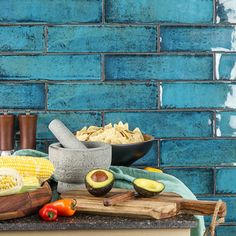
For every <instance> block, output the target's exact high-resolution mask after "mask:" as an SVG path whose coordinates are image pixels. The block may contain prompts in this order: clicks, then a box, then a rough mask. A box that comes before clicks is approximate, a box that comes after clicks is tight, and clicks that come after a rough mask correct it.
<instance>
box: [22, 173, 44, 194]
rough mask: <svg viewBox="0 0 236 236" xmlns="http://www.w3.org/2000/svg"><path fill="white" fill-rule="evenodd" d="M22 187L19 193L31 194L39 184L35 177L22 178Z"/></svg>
mask: <svg viewBox="0 0 236 236" xmlns="http://www.w3.org/2000/svg"><path fill="white" fill-rule="evenodd" d="M22 181H23V186H22V188H21V190H20V192H19V193H25V192H31V191H34V190H36V189H38V188H40V186H41V183H40V181H39V179H38V178H37V177H35V176H24V177H22Z"/></svg>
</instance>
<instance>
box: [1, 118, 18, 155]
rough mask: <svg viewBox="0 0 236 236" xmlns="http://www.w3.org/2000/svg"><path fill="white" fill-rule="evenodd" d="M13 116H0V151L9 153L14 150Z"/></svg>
mask: <svg viewBox="0 0 236 236" xmlns="http://www.w3.org/2000/svg"><path fill="white" fill-rule="evenodd" d="M14 119H15V116H14V115H10V114H2V115H0V150H1V151H11V150H13V149H14Z"/></svg>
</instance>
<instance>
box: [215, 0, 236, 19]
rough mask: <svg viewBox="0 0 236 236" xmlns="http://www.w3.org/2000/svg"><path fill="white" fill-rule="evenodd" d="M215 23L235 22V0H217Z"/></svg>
mask: <svg viewBox="0 0 236 236" xmlns="http://www.w3.org/2000/svg"><path fill="white" fill-rule="evenodd" d="M216 7H217V18H216V22H217V23H236V2H235V0H217V5H216Z"/></svg>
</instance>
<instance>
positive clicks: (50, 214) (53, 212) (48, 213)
mask: <svg viewBox="0 0 236 236" xmlns="http://www.w3.org/2000/svg"><path fill="white" fill-rule="evenodd" d="M39 215H40V216H41V218H42V219H44V220H46V221H55V220H56V219H57V209H56V208H55V207H54V206H52V205H51V204H50V203H49V204H46V205H44V206H43V207H42V208H41V209H40V210H39Z"/></svg>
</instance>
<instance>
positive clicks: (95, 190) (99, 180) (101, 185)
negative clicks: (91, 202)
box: [85, 169, 115, 197]
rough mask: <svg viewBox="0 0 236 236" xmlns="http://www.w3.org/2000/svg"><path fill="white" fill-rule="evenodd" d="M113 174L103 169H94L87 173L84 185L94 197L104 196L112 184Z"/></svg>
mask: <svg viewBox="0 0 236 236" xmlns="http://www.w3.org/2000/svg"><path fill="white" fill-rule="evenodd" d="M114 179H115V178H114V175H113V174H112V173H111V172H110V171H108V170H104V169H95V170H91V171H89V172H88V173H87V175H86V177H85V186H86V188H87V190H88V191H89V193H90V194H92V195H93V196H96V197H100V196H104V195H105V194H107V193H108V192H109V191H110V190H111V189H112V186H113V183H114Z"/></svg>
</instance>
